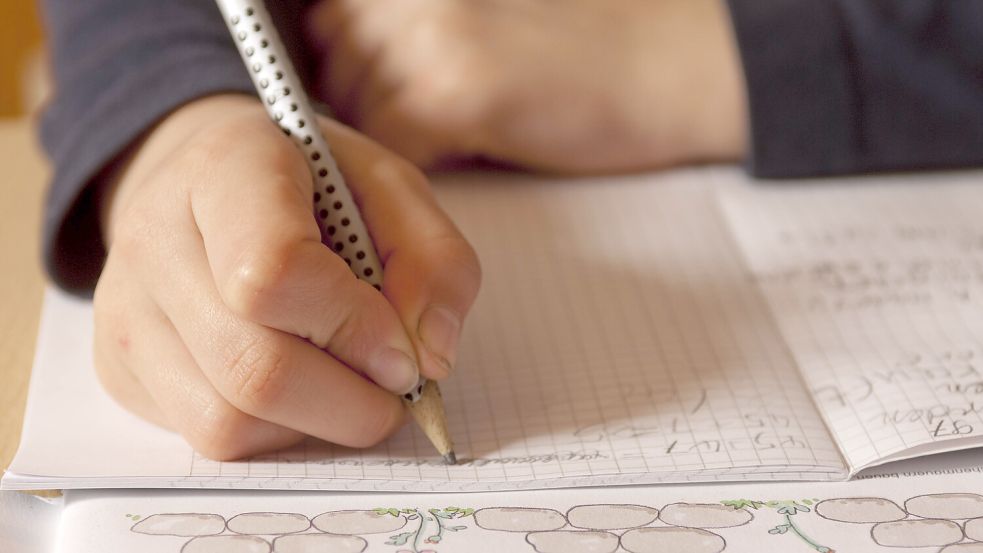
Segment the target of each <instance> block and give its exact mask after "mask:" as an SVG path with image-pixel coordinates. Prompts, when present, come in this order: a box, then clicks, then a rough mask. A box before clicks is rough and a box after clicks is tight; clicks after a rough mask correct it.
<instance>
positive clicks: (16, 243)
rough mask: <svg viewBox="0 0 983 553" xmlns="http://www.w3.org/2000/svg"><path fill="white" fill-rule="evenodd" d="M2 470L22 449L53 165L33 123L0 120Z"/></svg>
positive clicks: (0, 444)
mask: <svg viewBox="0 0 983 553" xmlns="http://www.w3.org/2000/svg"><path fill="white" fill-rule="evenodd" d="M0 160H2V164H3V165H2V166H3V176H2V177H0V198H3V200H0V275H2V276H0V469H6V468H7V466H9V465H10V461H11V459H13V456H14V453H15V452H16V451H17V443H18V441H19V439H20V427H21V421H22V420H23V417H24V400H25V399H26V397H27V383H28V378H29V376H30V371H31V361H32V360H33V358H34V342H35V338H36V337H37V329H38V317H39V315H40V309H41V294H42V291H43V290H44V276H43V274H42V271H41V261H40V255H39V246H38V243H39V241H40V228H41V203H42V198H43V192H44V184H45V181H46V180H47V174H48V172H47V167H46V165H45V162H44V160H43V158H42V156H41V153H40V152H39V148H38V146H37V145H36V139H35V135H34V131H33V128H32V126H31V123H30V122H29V121H28V120H25V119H0Z"/></svg>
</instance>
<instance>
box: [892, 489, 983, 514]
mask: <svg viewBox="0 0 983 553" xmlns="http://www.w3.org/2000/svg"><path fill="white" fill-rule="evenodd" d="M904 506H905V510H906V511H908V512H909V513H911V514H913V515H915V516H916V517H922V518H945V519H950V520H958V519H966V518H979V517H983V495H979V494H975V493H935V494H929V495H918V496H915V497H912V498H911V499H909V500H908V501H905V502H904Z"/></svg>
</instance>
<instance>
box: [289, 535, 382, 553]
mask: <svg viewBox="0 0 983 553" xmlns="http://www.w3.org/2000/svg"><path fill="white" fill-rule="evenodd" d="M368 546H369V543H368V542H367V541H365V540H364V539H362V538H360V537H358V536H339V535H335V534H292V535H287V536H280V537H278V538H277V539H275V540H273V551H274V552H275V553H362V551H365V548H366V547H368Z"/></svg>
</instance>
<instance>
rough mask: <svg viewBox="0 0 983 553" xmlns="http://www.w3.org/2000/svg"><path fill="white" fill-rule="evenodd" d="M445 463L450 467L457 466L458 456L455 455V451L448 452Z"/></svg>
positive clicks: (445, 455)
mask: <svg viewBox="0 0 983 553" xmlns="http://www.w3.org/2000/svg"><path fill="white" fill-rule="evenodd" d="M444 463H445V464H448V465H456V464H457V455H455V454H454V452H453V451H448V452H447V453H445V454H444Z"/></svg>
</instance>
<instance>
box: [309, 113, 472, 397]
mask: <svg viewBox="0 0 983 553" xmlns="http://www.w3.org/2000/svg"><path fill="white" fill-rule="evenodd" d="M326 127H327V130H328V134H329V136H330V138H329V139H330V140H331V142H332V144H333V147H334V150H335V152H336V153H337V154H338V160H339V164H340V165H341V170H342V172H343V173H344V174H345V176H346V179H347V180H348V183H349V186H350V187H351V188H352V191H353V193H354V194H355V196H356V200H357V201H358V203H359V206H360V207H361V210H362V214H363V215H364V217H365V220H366V224H367V225H368V227H369V229H370V231H371V232H372V237H373V239H374V241H375V245H376V247H377V248H378V250H379V255H380V257H381V258H382V259H383V260H384V263H385V284H384V286H383V290H384V291H385V292H386V296H387V297H388V298H389V301H390V302H391V303H392V305H393V306H394V307H395V308H396V311H397V312H398V313H399V315H400V318H401V319H402V321H403V324H404V325H405V326H406V328H407V330H408V331H409V333H410V336H411V338H412V339H413V341H414V345H415V346H416V347H417V350H418V352H419V353H420V359H421V361H422V366H421V371H422V372H423V374H424V375H425V376H428V377H431V378H442V377H444V376H447V374H448V373H449V372H450V370H451V368H452V367H453V364H454V361H455V359H456V352H457V342H458V338H459V336H460V331H461V325H462V324H463V321H464V317H465V316H466V315H467V312H468V310H469V309H470V308H471V304H472V303H473V302H474V298H475V296H476V294H477V292H478V287H479V285H480V281H481V269H480V266H479V263H478V258H477V256H476V255H475V252H474V250H473V249H472V248H471V246H470V245H469V244H468V242H467V240H466V239H465V238H464V237H463V236H462V235H461V233H460V231H458V229H457V227H455V226H454V224H453V223H452V222H451V220H450V219H449V218H448V217H447V215H446V214H445V213H444V212H443V210H441V209H440V206H438V205H437V203H436V200H435V199H434V197H433V195H432V193H431V191H430V188H429V185H428V184H427V181H426V179H425V177H423V175H422V174H421V173H420V172H419V171H418V170H416V169H415V168H413V167H412V166H410V165H409V164H407V163H406V162H404V161H402V160H401V159H399V158H398V157H396V156H395V155H393V154H392V153H391V152H389V151H388V150H385V149H384V148H382V147H380V146H378V145H376V144H374V143H373V142H371V141H369V140H367V139H365V138H363V137H361V136H359V135H357V134H355V133H353V132H351V131H348V130H346V129H344V128H342V127H341V126H340V125H336V124H332V123H326Z"/></svg>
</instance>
